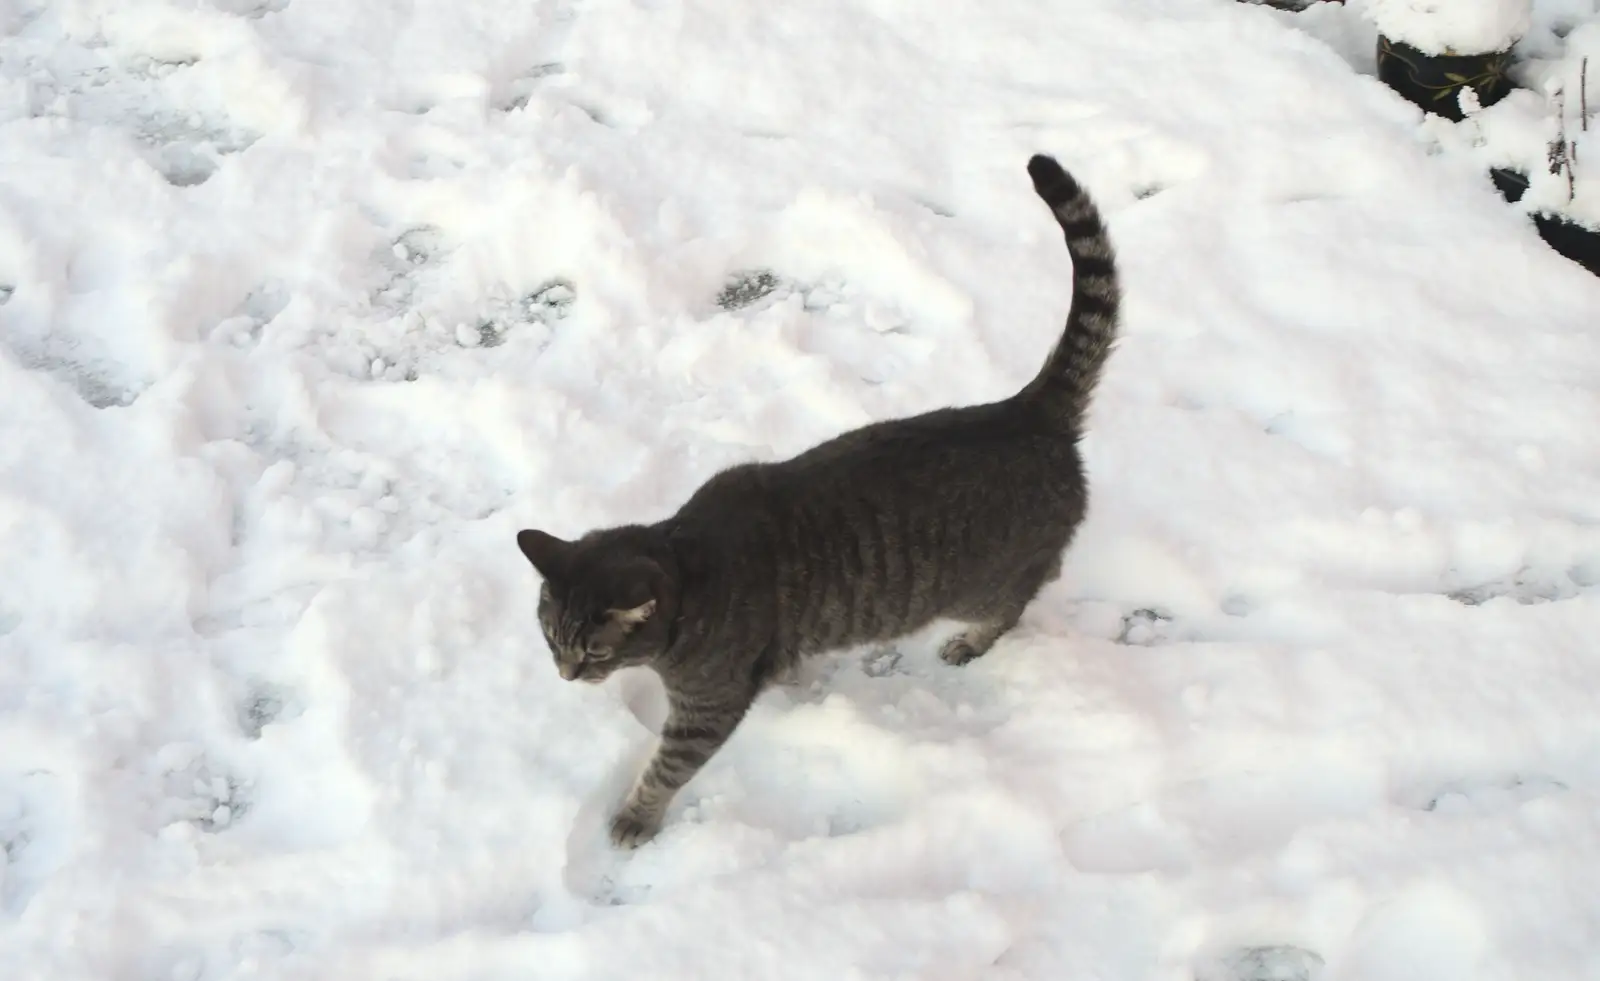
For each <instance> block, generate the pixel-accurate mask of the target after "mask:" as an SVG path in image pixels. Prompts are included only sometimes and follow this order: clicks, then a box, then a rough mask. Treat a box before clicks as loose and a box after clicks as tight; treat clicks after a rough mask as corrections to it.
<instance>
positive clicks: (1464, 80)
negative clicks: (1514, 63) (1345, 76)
mask: <svg viewBox="0 0 1600 981" xmlns="http://www.w3.org/2000/svg"><path fill="white" fill-rule="evenodd" d="M1510 64H1511V52H1510V51H1489V52H1485V53H1483V54H1471V55H1457V54H1445V55H1430V54H1423V53H1422V52H1421V51H1418V50H1417V49H1416V48H1413V47H1412V46H1411V45H1409V44H1407V43H1405V42H1404V41H1396V40H1393V39H1392V38H1387V37H1384V36H1383V35H1381V34H1380V35H1378V81H1380V82H1382V83H1383V84H1385V85H1387V86H1389V87H1390V88H1391V89H1394V90H1395V91H1396V92H1398V93H1399V94H1400V96H1401V97H1402V98H1404V99H1405V100H1406V101H1408V102H1411V103H1414V104H1416V105H1418V106H1421V107H1422V108H1423V109H1424V110H1426V111H1428V112H1432V113H1437V114H1438V115H1440V116H1443V117H1444V118H1446V119H1454V120H1460V119H1461V118H1462V117H1461V102H1460V95H1461V90H1462V89H1465V88H1470V89H1472V90H1473V91H1475V92H1477V93H1478V103H1479V104H1480V105H1484V106H1492V105H1494V104H1495V103H1496V102H1499V101H1500V100H1501V99H1504V98H1505V97H1506V93H1507V92H1510V91H1511V79H1510V78H1508V77H1507V76H1506V69H1507V67H1509V66H1510Z"/></svg>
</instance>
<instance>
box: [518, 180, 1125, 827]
mask: <svg viewBox="0 0 1600 981" xmlns="http://www.w3.org/2000/svg"><path fill="white" fill-rule="evenodd" d="M1028 170H1029V173H1030V174H1031V175H1032V177H1033V180H1034V187H1035V189H1036V191H1037V192H1038V194H1039V196H1040V197H1041V198H1042V199H1043V200H1044V201H1045V203H1046V204H1048V205H1049V206H1050V209H1051V211H1052V213H1053V214H1054V215H1055V218H1056V221H1057V222H1058V223H1059V224H1060V225H1061V228H1062V231H1063V233H1064V234H1065V236H1066V241H1067V249H1068V252H1069V254H1070V255H1071V257H1072V261H1073V268H1074V278H1073V293H1072V306H1071V309H1070V311H1069V312H1068V314H1067V320H1066V326H1065V328H1064V330H1063V332H1062V334H1061V337H1060V339H1059V340H1058V341H1057V342H1056V344H1055V347H1054V350H1053V351H1052V352H1051V354H1050V356H1049V358H1048V359H1047V360H1046V362H1045V365H1044V367H1043V368H1042V369H1041V370H1040V372H1039V374H1038V376H1037V377H1035V378H1034V379H1033V380H1032V381H1031V382H1029V383H1028V385H1026V386H1025V387H1024V388H1023V389H1022V390H1021V391H1020V392H1018V393H1017V394H1015V395H1013V396H1011V397H1010V398H1007V399H1003V400H1001V401H998V402H993V403H989V404H985V405H972V406H961V407H953V408H945V409H937V410H934V411H932V412H927V413H923V414H921V415H917V416H910V417H907V418H902V419H891V420H886V421H883V422H878V423H873V424H871V425H868V426H864V427H862V428H860V429H856V430H853V431H850V432H847V433H844V434H842V435H840V436H837V437H835V438H834V439H831V440H829V441H827V442H825V443H823V444H821V445H819V446H816V447H813V448H812V449H810V450H807V451H806V452H804V453H801V454H800V455H798V456H796V457H793V458H791V459H788V460H781V461H776V462H771V463H748V464H743V465H741V466H736V467H733V468H731V469H729V470H725V471H723V472H721V473H718V474H716V475H715V476H713V477H712V478H711V479H710V480H708V481H706V483H705V484H704V485H702V486H701V487H700V489H699V490H697V491H696V492H695V493H694V495H693V496H692V497H690V499H689V500H688V501H687V502H686V503H685V504H684V505H683V506H682V507H681V508H679V509H678V511H677V513H676V514H674V515H673V516H672V517H670V518H668V519H666V520H665V521H662V522H659V523H657V524H653V525H625V526H621V527H614V528H605V529H600V530H597V531H592V532H590V533H588V534H586V535H584V536H583V537H582V538H579V539H578V540H576V541H564V540H562V539H559V538H556V537H554V536H552V535H549V534H547V533H545V532H541V531H531V530H529V531H523V532H521V533H520V534H519V535H518V536H517V542H518V545H519V547H520V548H521V549H522V552H523V554H524V555H525V556H527V558H528V560H529V561H530V562H531V563H532V564H533V566H534V568H535V569H536V570H537V571H538V572H539V574H540V576H541V577H542V579H543V584H542V586H541V588H540V597H539V622H540V625H541V629H542V630H543V632H544V635H545V639H546V641H547V643H548V644H549V645H550V649H551V652H552V654H553V655H554V657H555V660H556V664H557V667H558V669H559V670H560V673H561V676H562V677H563V678H567V679H569V680H574V681H588V682H598V681H601V680H604V679H605V678H606V677H609V676H610V675H611V674H612V673H613V672H615V671H617V670H618V669H620V668H625V667H635V666H644V667H649V668H651V669H653V670H654V671H656V672H657V673H658V674H659V675H660V676H661V678H662V680H663V681H664V682H665V684H666V688H667V692H668V696H669V705H670V711H669V713H668V718H667V723H666V726H665V728H664V729H663V731H662V734H661V744H660V746H659V747H658V748H657V750H656V753H655V756H654V757H653V758H652V760H651V761H650V763H649V765H648V766H647V768H646V769H645V771H644V773H643V774H641V775H640V777H639V779H638V781H637V782H636V783H635V784H634V786H633V789H632V791H631V792H630V794H629V796H628V799H627V800H626V801H625V802H624V803H623V805H622V808H621V809H620V810H619V812H618V813H617V814H616V816H615V817H614V818H613V820H612V824H611V837H612V840H613V841H614V842H616V843H617V844H618V845H620V846H623V847H633V846H635V845H637V844H639V843H641V842H644V841H646V840H648V839H650V838H651V837H652V836H653V835H654V834H655V833H656V832H657V830H658V829H659V828H660V827H661V823H662V820H663V818H664V816H665V814H666V810H667V807H668V805H669V804H670V803H671V802H672V800H673V798H674V796H675V795H676V794H677V792H678V790H679V789H680V788H682V787H683V786H684V785H685V784H686V783H688V782H689V780H690V779H692V778H693V777H694V775H695V774H696V773H698V772H699V771H700V769H701V768H702V767H703V766H704V765H705V764H706V762H707V761H708V760H710V759H711V758H712V756H713V755H714V754H715V753H716V752H717V750H718V749H719V748H720V747H721V746H722V745H723V743H724V742H726V741H727V739H728V738H729V737H730V736H731V735H732V734H733V732H734V730H735V729H736V728H737V727H738V725H739V722H740V720H741V719H743V717H744V715H745V713H746V711H747V710H748V709H749V707H750V705H751V703H752V702H753V701H754V700H755V698H756V697H757V696H758V695H759V694H760V693H761V691H762V690H763V689H764V688H765V687H766V686H768V685H770V684H773V683H774V682H776V681H778V680H780V679H782V678H783V677H785V676H786V675H788V674H789V673H790V672H792V671H793V670H794V668H795V666H796V664H797V663H798V662H799V660H800V659H801V658H804V657H806V656H808V655H813V654H818V653H822V652H825V651H833V650H838V649H841V648H845V647H851V646H857V645H865V644H878V643H886V642H892V641H893V640H895V639H896V638H898V637H902V636H904V635H906V634H908V633H911V632H913V631H916V630H920V629H921V628H923V627H925V626H927V625H929V624H930V623H932V622H933V621H935V620H939V619H949V620H955V621H957V622H959V623H962V624H964V626H962V627H961V629H959V630H958V631H957V632H956V633H955V634H954V635H953V636H952V637H950V638H949V639H948V640H947V641H946V642H945V644H944V646H943V648H942V649H941V651H940V656H941V658H943V660H944V661H945V662H947V663H948V664H951V665H962V664H966V663H968V662H970V661H972V660H973V659H975V658H978V657H981V656H982V655H984V654H985V653H986V652H987V651H988V650H989V649H990V648H991V647H993V646H994V644H995V643H996V642H997V641H998V640H999V639H1000V638H1001V637H1003V636H1004V635H1005V634H1006V633H1007V632H1008V631H1010V630H1011V629H1012V628H1013V627H1015V626H1016V624H1017V623H1018V621H1019V620H1020V618H1021V616H1022V613H1023V610H1024V609H1025V608H1026V607H1027V606H1028V604H1029V603H1030V602H1032V600H1033V598H1034V597H1035V596H1036V595H1037V594H1038V592H1039V590H1040V589H1041V588H1043V586H1044V585H1045V584H1046V583H1048V582H1050V581H1051V580H1052V579H1054V578H1055V577H1056V576H1057V575H1058V574H1059V572H1060V568H1061V555H1062V552H1063V551H1064V550H1065V549H1066V548H1067V547H1068V545H1069V544H1070V543H1071V541H1072V538H1073V536H1074V534H1075V532H1076V530H1077V527H1078V525H1079V524H1080V523H1081V522H1082V520H1083V516H1084V514H1085V512H1086V509H1087V507H1088V500H1089V492H1088V484H1087V481H1086V480H1085V478H1084V474H1083V464H1082V460H1081V459H1080V457H1079V452H1078V445H1077V444H1078V439H1079V436H1080V434H1081V430H1082V426H1083V421H1084V416H1085V413H1086V412H1087V410H1088V406H1089V401H1090V398H1091V397H1092V395H1093V392H1094V388H1095V386H1096V384H1097V382H1098V379H1099V377H1100V372H1101V370H1102V368H1103V366H1104V364H1105V361H1106V358H1107V357H1108V355H1109V353H1110V351H1111V347H1112V343H1113V341H1114V339H1115V336H1116V330H1117V318H1118V306H1119V287H1118V282H1117V273H1116V260H1115V255H1114V253H1113V250H1112V247H1111V242H1110V239H1109V237H1108V236H1107V234H1106V230H1105V227H1104V224H1103V223H1102V221H1101V218H1100V214H1099V211H1098V210H1097V209H1096V207H1095V205H1094V203H1093V201H1092V200H1091V199H1090V198H1089V196H1088V195H1087V194H1086V193H1084V192H1083V190H1082V189H1081V188H1079V186H1078V184H1077V182H1076V181H1074V180H1073V179H1072V177H1071V176H1070V175H1069V174H1067V173H1066V172H1065V171H1063V170H1062V169H1061V167H1060V166H1059V165H1057V164H1056V162H1055V161H1054V160H1051V159H1050V158H1048V157H1042V156H1041V157H1034V158H1033V159H1032V160H1031V161H1029V164H1028Z"/></svg>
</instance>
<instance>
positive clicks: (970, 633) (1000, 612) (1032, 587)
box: [939, 556, 1061, 667]
mask: <svg viewBox="0 0 1600 981" xmlns="http://www.w3.org/2000/svg"><path fill="white" fill-rule="evenodd" d="M1060 574H1061V558H1060V556H1055V557H1053V558H1051V559H1050V560H1049V561H1046V562H1042V563H1040V564H1038V565H1035V566H1033V567H1031V568H1029V569H1026V570H1025V571H1023V572H1021V573H1019V574H1018V575H1017V576H1016V577H1015V578H1013V579H1012V581H1011V582H1009V583H1007V584H1006V588H1005V589H1004V590H1003V591H1002V592H1001V595H999V596H996V597H993V598H991V599H990V601H989V602H987V603H985V604H983V605H982V606H981V607H979V608H978V609H975V610H972V611H970V612H969V613H968V615H966V616H960V617H957V618H956V619H960V620H965V621H967V626H966V627H964V628H963V629H962V630H961V631H959V632H958V633H957V634H956V635H955V636H954V637H951V638H950V639H949V640H947V641H945V642H944V646H943V647H942V648H940V649H939V659H940V660H942V661H944V663H946V664H949V665H953V666H955V667H960V666H961V665H963V664H966V663H968V662H970V661H975V660H977V659H978V658H980V657H982V656H983V655H985V654H987V653H989V648H991V647H993V646H994V645H995V642H996V641H998V640H999V639H1000V638H1001V637H1003V636H1005V635H1006V634H1007V633H1009V632H1010V631H1011V629H1012V628H1013V627H1015V626H1016V625H1017V623H1018V622H1019V621H1021V619H1022V612H1023V611H1024V610H1026V609H1027V608H1028V604H1029V603H1032V602H1033V598H1034V597H1035V596H1037V595H1039V590H1041V589H1043V588H1044V586H1045V584H1046V583H1048V582H1050V581H1051V580H1052V579H1054V578H1056V577H1057V576H1059V575H1060Z"/></svg>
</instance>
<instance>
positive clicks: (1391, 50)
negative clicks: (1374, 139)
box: [1361, 0, 1532, 120]
mask: <svg viewBox="0 0 1600 981" xmlns="http://www.w3.org/2000/svg"><path fill="white" fill-rule="evenodd" d="M1531 4H1532V0H1364V2H1363V3H1362V5H1361V6H1362V8H1363V9H1364V10H1365V12H1366V14H1367V16H1368V17H1369V18H1370V19H1371V20H1372V21H1373V22H1374V23H1375V24H1376V25H1377V27H1378V51H1377V58H1378V80H1379V81H1381V82H1383V83H1384V84H1385V85H1387V86H1389V87H1390V88H1391V89H1393V90H1394V91H1395V92H1397V93H1399V95H1400V96H1401V97H1402V98H1404V99H1406V100H1407V101H1409V102H1412V103H1414V104H1416V105H1418V106H1421V107H1422V108H1423V109H1424V110H1426V111H1428V112H1432V113H1437V114H1438V115H1441V116H1444V117H1445V118H1447V119H1454V120H1459V119H1460V118H1461V107H1460V101H1459V100H1460V96H1461V92H1462V90H1464V89H1471V90H1472V92H1473V94H1474V96H1475V97H1476V98H1477V100H1478V104H1479V105H1484V106H1491V105H1494V104H1495V103H1496V102H1499V101H1500V100H1501V99H1502V98H1504V97H1505V95H1506V93H1507V92H1509V91H1510V90H1511V80H1510V78H1509V77H1508V76H1507V74H1506V71H1507V68H1508V67H1509V66H1510V63H1511V46H1512V45H1513V44H1515V43H1516V42H1517V39H1518V38H1519V37H1521V36H1522V34H1523V33H1524V32H1525V31H1526V30H1527V29H1528V22H1529V13H1530V10H1531Z"/></svg>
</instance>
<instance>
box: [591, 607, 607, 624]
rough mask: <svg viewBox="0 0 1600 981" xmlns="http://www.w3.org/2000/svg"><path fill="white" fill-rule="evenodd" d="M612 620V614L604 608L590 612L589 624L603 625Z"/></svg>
mask: <svg viewBox="0 0 1600 981" xmlns="http://www.w3.org/2000/svg"><path fill="white" fill-rule="evenodd" d="M610 622H611V616H610V615H609V614H608V613H606V611H604V610H600V611H599V612H597V613H591V614H589V626H591V627H603V626H605V625H606V624H608V623H610Z"/></svg>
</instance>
